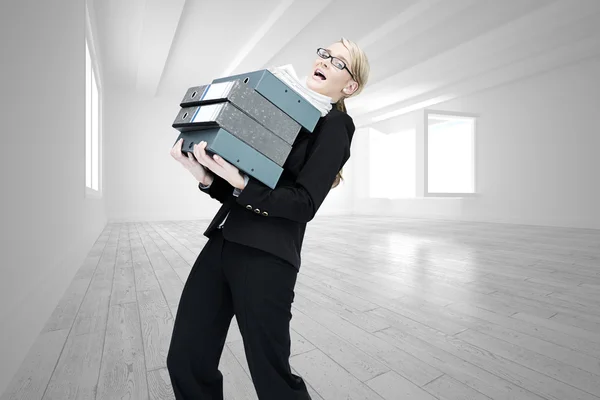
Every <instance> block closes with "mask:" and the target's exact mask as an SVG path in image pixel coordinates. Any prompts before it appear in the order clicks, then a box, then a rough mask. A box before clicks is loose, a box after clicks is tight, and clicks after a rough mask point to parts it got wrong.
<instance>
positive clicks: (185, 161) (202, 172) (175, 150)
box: [171, 139, 214, 185]
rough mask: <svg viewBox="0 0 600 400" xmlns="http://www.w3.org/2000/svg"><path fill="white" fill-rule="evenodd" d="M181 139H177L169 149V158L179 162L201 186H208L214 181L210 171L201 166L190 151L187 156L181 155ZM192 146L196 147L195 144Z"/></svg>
mask: <svg viewBox="0 0 600 400" xmlns="http://www.w3.org/2000/svg"><path fill="white" fill-rule="evenodd" d="M182 144H183V139H179V140H178V141H177V143H175V145H174V146H173V147H172V148H171V156H173V158H174V159H176V160H177V161H179V162H180V163H181V165H183V166H184V167H185V169H187V170H188V171H190V173H191V174H192V175H193V176H194V178H196V180H198V182H200V183H201V184H203V185H210V184H211V183H212V181H213V179H214V176H213V174H212V172H211V171H209V170H207V169H206V168H205V167H204V166H203V165H202V164H200V163H199V162H198V161H197V160H196V158H195V157H194V155H193V154H192V152H191V151H188V152H187V156H186V155H183V153H182V151H181V146H182ZM194 146H198V145H197V144H195V145H194ZM204 146H206V144H204Z"/></svg>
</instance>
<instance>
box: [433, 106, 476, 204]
mask: <svg viewBox="0 0 600 400" xmlns="http://www.w3.org/2000/svg"><path fill="white" fill-rule="evenodd" d="M427 119H428V129H427V148H426V151H427V189H426V190H427V192H428V193H430V194H431V193H453V194H456V193H474V191H475V157H474V155H475V154H474V153H475V146H474V145H475V119H474V118H472V117H459V116H450V115H435V114H428V118H427Z"/></svg>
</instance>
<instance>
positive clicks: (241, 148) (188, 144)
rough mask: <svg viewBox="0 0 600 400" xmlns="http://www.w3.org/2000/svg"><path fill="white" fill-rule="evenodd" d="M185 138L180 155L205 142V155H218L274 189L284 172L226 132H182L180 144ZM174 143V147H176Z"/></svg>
mask: <svg viewBox="0 0 600 400" xmlns="http://www.w3.org/2000/svg"><path fill="white" fill-rule="evenodd" d="M181 138H183V143H182V145H181V152H182V153H188V152H192V153H193V151H194V144H196V143H200V142H201V141H205V142H206V149H205V150H206V153H207V154H209V155H210V156H212V155H214V154H218V155H219V156H221V157H223V159H225V160H226V161H227V162H229V163H230V164H232V165H235V166H236V167H237V168H238V169H239V170H240V171H243V172H245V173H246V174H247V175H250V176H252V177H253V178H255V179H257V180H259V181H260V182H262V183H264V184H265V185H267V186H268V187H270V188H271V189H275V186H276V185H277V182H278V181H279V178H280V177H281V173H282V172H283V168H282V167H280V166H279V165H277V164H275V163H274V162H273V161H271V160H270V159H268V158H267V157H265V156H264V155H263V154H261V153H259V152H258V151H256V150H254V149H253V148H252V147H250V146H248V145H247V144H246V143H244V142H242V141H241V140H240V139H238V138H236V137H235V136H233V135H232V134H231V133H229V132H227V131H226V130H225V129H223V128H209V129H203V130H198V131H185V132H181V133H180V134H179V136H178V137H177V140H176V141H175V143H177V141H178V140H179V139H181ZM175 143H173V145H175Z"/></svg>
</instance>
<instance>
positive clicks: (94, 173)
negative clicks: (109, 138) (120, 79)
mask: <svg viewBox="0 0 600 400" xmlns="http://www.w3.org/2000/svg"><path fill="white" fill-rule="evenodd" d="M89 28H90V27H89V25H88V29H89ZM89 42H90V39H89V36H88V35H86V40H85V185H86V193H87V194H92V195H93V194H99V192H100V190H99V188H100V171H101V163H100V143H101V140H100V130H101V123H100V121H101V108H100V101H99V85H98V80H97V79H96V76H97V72H96V71H97V68H96V67H95V64H94V63H93V62H92V61H93V58H92V57H91V53H90V47H89Z"/></svg>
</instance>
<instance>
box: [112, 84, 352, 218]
mask: <svg viewBox="0 0 600 400" xmlns="http://www.w3.org/2000/svg"><path fill="white" fill-rule="evenodd" d="M203 83H205V82H190V86H193V85H198V84H203ZM184 94H185V93H181V96H179V97H175V98H165V97H157V98H154V97H150V96H146V95H142V94H136V93H132V92H131V91H121V90H118V89H112V88H109V90H108V93H107V94H106V97H105V99H106V105H105V112H106V114H105V115H106V120H105V132H106V136H105V151H104V155H105V159H106V164H105V169H104V171H105V180H106V193H107V212H108V219H109V220H110V221H115V222H118V221H156V220H185V219H206V220H207V222H206V225H207V226H208V223H209V222H210V219H212V217H213V216H214V214H215V212H216V211H217V210H218V208H219V206H220V203H219V202H217V201H216V200H214V199H212V198H211V197H209V196H208V195H206V194H205V193H203V192H201V191H200V190H198V182H197V181H196V180H195V178H194V177H193V176H192V175H191V174H190V173H189V172H188V171H187V170H185V169H184V168H183V166H181V164H179V163H178V162H177V161H175V160H174V159H173V158H172V157H171V155H170V154H169V151H170V149H171V146H172V145H173V143H174V142H175V140H176V139H177V136H178V134H179V132H178V131H177V130H176V129H175V128H173V127H172V126H171V125H172V124H173V120H174V119H175V117H176V115H177V113H178V112H179V109H180V106H179V102H180V101H181V99H182V98H183V95H184ZM354 148H355V146H354V145H353V149H354ZM352 151H354V150H352ZM351 173H352V167H351V166H350V165H348V167H346V168H345V169H344V172H343V174H344V177H345V178H346V177H347V176H349V174H351ZM352 190H353V189H352V186H351V182H342V183H341V185H340V186H338V187H337V188H335V189H333V190H332V191H331V192H330V194H329V196H328V197H327V198H326V200H325V202H324V203H323V205H322V206H321V209H320V210H319V212H318V214H317V215H318V216H323V215H334V214H340V213H350V212H351V209H352V203H351V198H352V196H351V193H352Z"/></svg>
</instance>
